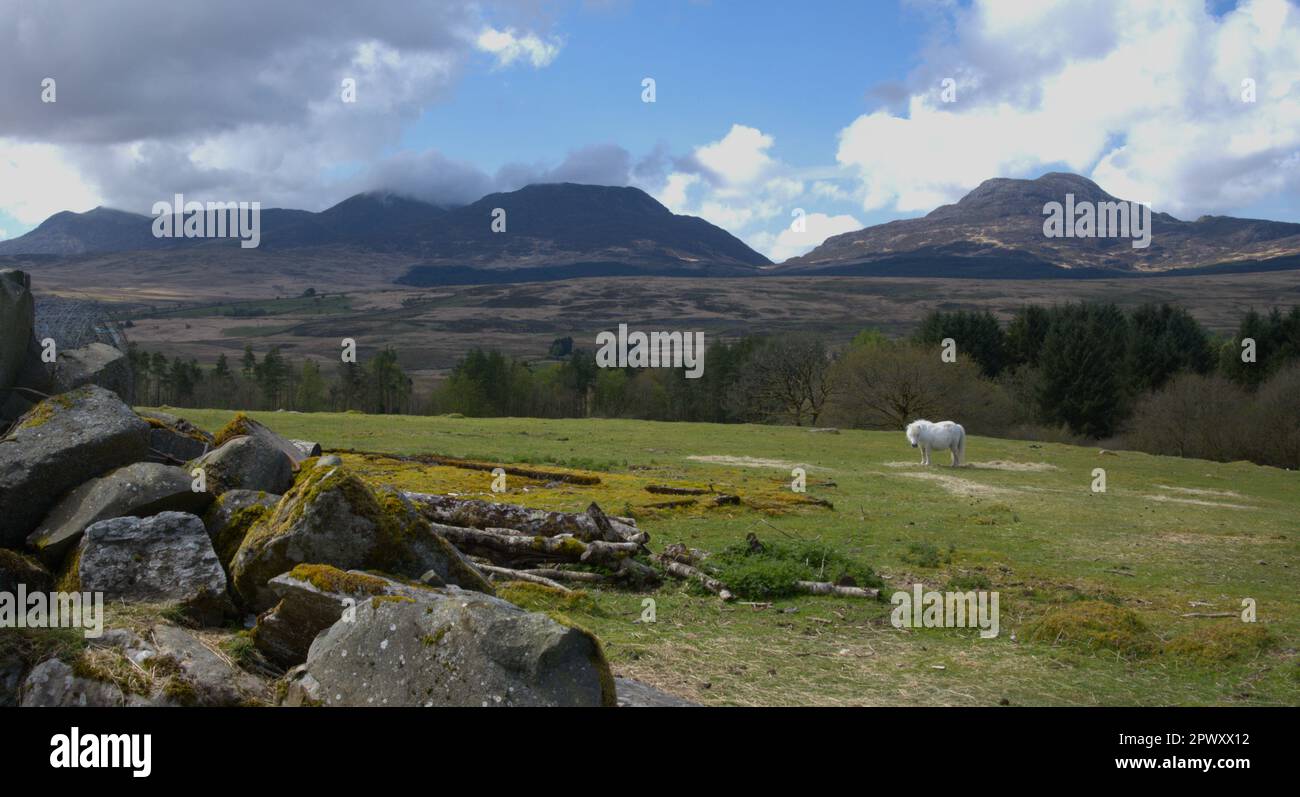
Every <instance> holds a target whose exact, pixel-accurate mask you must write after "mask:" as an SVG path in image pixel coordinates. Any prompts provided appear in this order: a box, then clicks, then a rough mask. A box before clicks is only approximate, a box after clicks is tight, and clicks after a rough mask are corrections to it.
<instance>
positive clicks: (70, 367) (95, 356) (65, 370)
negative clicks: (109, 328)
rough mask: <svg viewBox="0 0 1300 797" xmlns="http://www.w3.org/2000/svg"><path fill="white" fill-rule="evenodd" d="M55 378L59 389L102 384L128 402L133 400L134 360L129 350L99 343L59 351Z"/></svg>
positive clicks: (55, 364) (55, 363) (101, 385)
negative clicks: (124, 350)
mask: <svg viewBox="0 0 1300 797" xmlns="http://www.w3.org/2000/svg"><path fill="white" fill-rule="evenodd" d="M54 380H55V381H56V382H57V383H58V385H59V389H60V391H68V390H74V389H76V388H79V387H81V386H83V385H99V386H100V387H102V388H106V389H108V390H111V391H113V392H114V393H116V394H117V395H118V396H120V397H122V399H123V400H124V401H128V402H129V401H131V400H132V394H133V392H134V382H135V380H134V379H132V378H131V361H130V360H128V359H127V356H126V353H125V352H123V351H122V350H120V349H116V348H114V347H112V346H110V345H108V344H107V343H99V342H95V343H90V344H88V345H85V346H82V347H81V348H79V349H72V350H70V351H60V352H58V358H57V359H56V360H55V362H54Z"/></svg>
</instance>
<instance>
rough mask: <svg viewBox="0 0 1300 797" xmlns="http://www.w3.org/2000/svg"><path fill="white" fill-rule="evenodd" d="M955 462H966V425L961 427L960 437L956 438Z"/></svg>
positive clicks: (962, 463)
mask: <svg viewBox="0 0 1300 797" xmlns="http://www.w3.org/2000/svg"><path fill="white" fill-rule="evenodd" d="M957 464H958V465H965V464H966V427H964V426H963V427H962V429H961V437H960V438H958V439H957Z"/></svg>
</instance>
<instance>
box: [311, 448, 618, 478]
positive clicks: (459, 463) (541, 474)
mask: <svg viewBox="0 0 1300 797" xmlns="http://www.w3.org/2000/svg"><path fill="white" fill-rule="evenodd" d="M330 450H331V451H333V452H334V453H336V454H357V455H359V456H366V457H382V458H383V459H393V460H397V461H398V462H421V463H424V464H426V465H443V466H445V467H449V468H462V469H465V470H481V471H487V472H488V473H491V472H492V471H494V470H496V469H497V468H500V469H501V470H503V471H505V472H506V473H508V474H509V475H511V476H522V477H523V478H525V479H534V480H536V481H541V482H565V483H567V484H585V485H593V484H600V477H599V476H588V475H585V474H581V473H566V472H564V471H555V470H541V469H539V468H527V467H523V466H520V465H506V464H503V463H500V462H479V461H477V460H472V459H461V458H459V457H444V456H442V455H440V454H385V453H383V452H380V451H358V450H356V449H354V448H343V449H330Z"/></svg>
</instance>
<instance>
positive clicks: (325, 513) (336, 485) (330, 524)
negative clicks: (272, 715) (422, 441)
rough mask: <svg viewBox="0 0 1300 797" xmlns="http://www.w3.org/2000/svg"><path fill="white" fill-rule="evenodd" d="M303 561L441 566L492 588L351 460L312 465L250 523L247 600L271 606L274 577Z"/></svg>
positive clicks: (402, 571)
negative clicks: (349, 464) (348, 465)
mask: <svg viewBox="0 0 1300 797" xmlns="http://www.w3.org/2000/svg"><path fill="white" fill-rule="evenodd" d="M300 564H327V565H332V566H334V567H337V568H339V569H340V570H379V571H381V572H384V573H390V574H392V575H395V576H401V577H405V578H412V579H415V578H419V577H420V576H421V575H423V574H424V573H425V572H427V571H429V570H435V571H437V573H438V574H439V575H440V576H441V577H442V579H443V581H444V582H445V583H447V584H455V585H458V586H461V587H465V588H467V589H474V590H479V591H482V592H489V593H490V592H491V591H492V587H491V586H490V585H489V584H488V582H487V580H486V579H484V577H483V575H482V574H481V573H479V571H478V570H477V569H475V567H474V566H473V565H472V564H470V563H469V562H468V561H467V560H466V559H465V558H464V557H463V556H461V554H460V552H459V551H457V550H456V549H455V548H454V547H453V546H452V545H451V543H449V542H447V541H446V540H445V539H443V538H442V537H440V536H438V535H437V534H435V533H434V532H433V530H432V527H431V526H430V525H429V522H428V521H427V520H425V519H424V518H423V517H421V516H420V514H419V512H418V511H416V510H415V508H414V507H412V506H411V505H410V503H409V502H407V501H406V500H405V499H403V498H402V497H401V496H400V495H399V494H398V493H396V492H394V491H391V490H379V491H376V490H374V489H371V487H370V486H369V485H368V484H366V483H365V482H364V481H362V480H361V479H360V478H358V477H357V476H356V475H355V474H353V473H350V472H349V471H348V470H346V469H345V468H343V467H334V468H312V469H310V470H307V471H305V472H304V473H303V474H302V475H301V476H300V477H299V479H298V482H297V484H295V485H294V487H293V489H292V490H290V491H289V492H288V493H286V494H285V496H284V498H282V499H281V500H280V503H279V504H277V505H276V508H275V511H274V512H272V513H271V514H270V515H268V516H266V517H265V518H263V519H262V520H260V521H258V522H257V523H256V524H255V525H254V526H253V528H252V529H251V530H250V531H249V533H248V535H247V536H246V537H245V538H244V542H243V544H242V545H240V547H239V551H238V552H237V553H236V554H235V558H234V561H233V562H232V563H231V566H230V574H231V578H232V579H233V581H234V584H235V590H236V592H237V594H238V596H239V598H240V599H241V601H242V602H243V603H244V605H246V606H247V607H249V608H251V609H253V610H254V611H265V610H266V609H269V608H271V607H272V606H274V605H275V603H276V600H277V596H276V594H275V592H274V590H272V589H271V588H270V587H269V586H268V583H267V582H269V581H270V580H271V579H273V578H275V577H276V576H278V575H280V574H281V573H287V572H289V571H290V570H292V569H293V568H294V566H296V565H300Z"/></svg>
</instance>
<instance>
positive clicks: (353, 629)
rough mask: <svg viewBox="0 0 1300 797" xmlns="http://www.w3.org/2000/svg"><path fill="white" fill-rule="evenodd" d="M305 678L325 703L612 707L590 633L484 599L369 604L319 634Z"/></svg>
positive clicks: (464, 595) (457, 593)
mask: <svg viewBox="0 0 1300 797" xmlns="http://www.w3.org/2000/svg"><path fill="white" fill-rule="evenodd" d="M305 673H306V674H309V675H310V676H311V677H312V679H314V681H315V682H316V684H315V687H314V694H315V696H316V698H317V699H318V700H319V702H320V703H322V704H324V705H328V706H602V705H603V706H613V705H615V702H616V694H615V687H614V680H613V678H612V676H611V675H610V672H609V665H608V663H607V662H606V661H605V658H604V656H603V654H602V653H601V648H600V645H599V643H598V642H597V641H596V640H595V638H594V637H592V636H591V635H590V634H588V633H586V632H584V631H582V630H580V629H576V628H571V627H567V626H564V625H561V624H559V623H557V622H556V621H555V620H553V619H551V618H550V617H547V616H546V615H544V614H537V613H530V612H525V611H524V610H523V609H520V608H519V607H518V606H515V605H514V604H511V603H508V602H506V601H503V600H501V599H500V598H494V597H492V596H490V595H484V594H481V593H475V592H468V591H465V590H454V591H453V590H451V589H448V591H447V593H446V594H445V595H443V596H440V597H439V598H436V599H433V600H423V601H411V600H402V599H400V598H399V599H394V598H382V597H381V598H371V599H370V600H369V601H366V602H365V603H362V604H360V605H358V606H357V608H356V613H355V617H353V618H351V620H349V619H348V618H346V617H345V618H343V619H340V620H339V621H338V622H336V623H335V624H334V625H332V626H330V628H329V630H328V631H326V632H325V633H323V634H321V635H320V636H318V637H317V638H316V641H315V642H313V643H312V645H311V651H310V653H309V654H308V657H307V663H306V669H305Z"/></svg>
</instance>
